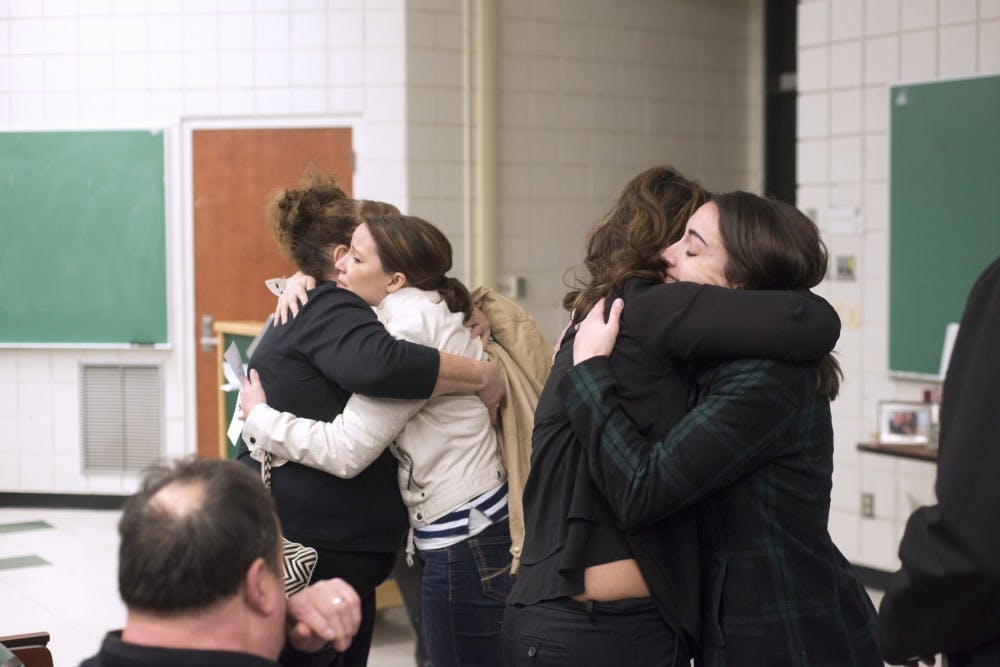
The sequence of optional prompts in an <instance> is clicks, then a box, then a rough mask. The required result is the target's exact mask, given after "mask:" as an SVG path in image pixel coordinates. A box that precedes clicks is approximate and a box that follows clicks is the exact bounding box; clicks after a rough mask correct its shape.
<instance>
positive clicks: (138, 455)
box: [80, 364, 163, 472]
mask: <svg viewBox="0 0 1000 667" xmlns="http://www.w3.org/2000/svg"><path fill="white" fill-rule="evenodd" d="M162 387H163V383H162V381H161V379H160V367H159V366H116V365H104V364H84V365H83V366H82V382H81V391H82V395H81V397H80V403H81V410H80V412H81V415H82V419H83V429H82V431H83V469H84V472H136V471H142V470H145V469H146V468H147V467H149V466H150V465H153V464H155V463H157V462H159V461H160V460H161V459H162V452H163V409H162V406H163V391H162Z"/></svg>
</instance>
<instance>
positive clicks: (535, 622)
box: [503, 167, 840, 667]
mask: <svg viewBox="0 0 1000 667" xmlns="http://www.w3.org/2000/svg"><path fill="white" fill-rule="evenodd" d="M707 200H708V194H707V193H706V192H705V191H704V190H703V189H702V188H701V187H700V186H699V185H698V184H697V183H695V182H693V181H690V180H688V179H686V178H684V177H683V176H682V175H680V174H679V173H678V172H677V171H676V170H674V169H672V168H670V167H654V168H651V169H648V170H646V171H644V172H642V173H641V174H639V175H638V176H636V177H635V178H634V179H632V180H631V181H630V182H629V183H628V184H627V185H626V186H625V188H624V189H623V191H622V193H621V195H620V196H619V198H618V200H617V202H616V203H615V205H614V206H613V207H612V209H611V210H610V211H609V212H608V214H607V215H606V216H605V217H604V218H603V219H602V220H601V221H600V222H599V223H598V224H597V226H596V227H595V228H594V229H593V231H592V232H591V234H590V237H589V239H588V241H587V256H586V259H585V261H584V265H585V267H586V268H587V270H588V272H589V274H590V277H589V280H588V281H586V282H584V283H583V284H582V285H581V286H580V289H577V290H574V291H572V292H570V293H569V294H568V295H567V296H566V298H565V299H564V305H565V306H566V307H567V309H575V312H576V313H585V312H587V311H588V310H590V308H591V307H592V306H593V305H594V304H595V303H597V302H599V301H600V300H601V299H602V298H604V297H606V296H608V295H623V296H624V297H625V298H626V300H627V301H628V303H629V310H628V311H627V313H626V316H625V319H626V320H627V321H628V326H627V327H623V330H622V336H621V339H620V340H619V344H618V348H616V352H615V355H614V357H612V358H611V360H610V366H611V369H612V372H613V376H614V377H615V378H617V380H618V382H619V383H620V386H621V387H622V392H623V394H625V395H626V396H627V397H628V401H627V403H625V404H624V405H623V409H624V411H625V413H626V414H627V415H628V417H629V418H630V419H632V420H634V422H635V423H636V424H637V425H638V428H639V430H640V432H641V433H642V434H643V435H646V436H651V437H660V436H663V435H664V434H666V433H667V432H669V430H670V427H671V426H673V425H674V424H675V423H677V422H678V421H679V420H680V419H681V418H682V417H683V415H684V413H685V412H686V410H687V408H688V388H689V377H690V370H691V368H692V366H691V363H690V362H691V360H693V359H697V358H726V357H728V358H732V357H737V356H770V357H776V358H783V359H790V360H803V359H815V358H818V357H820V356H822V355H823V354H826V353H827V352H829V351H830V350H831V349H832V347H833V344H834V343H835V341H836V339H837V336H838V335H839V330H840V322H839V319H838V318H837V316H836V313H835V312H834V311H833V309H832V308H831V307H830V306H829V304H827V303H826V302H825V301H823V300H822V299H820V298H818V297H816V296H814V295H811V294H810V293H808V292H804V291H785V292H776V291H755V292H751V291H744V292H738V291H735V290H729V289H724V288H720V287H711V286H708V285H694V284H676V285H665V284H663V275H664V274H663V271H664V269H665V268H666V265H665V264H664V262H663V259H662V258H661V257H660V254H661V253H662V251H663V249H664V248H666V247H667V246H669V245H670V244H671V243H673V242H674V241H676V240H677V239H678V238H679V237H680V236H681V233H682V231H683V228H684V223H685V222H686V221H687V219H688V217H690V215H691V214H692V213H693V212H694V211H695V210H696V209H698V207H699V206H701V205H702V204H703V203H704V202H706V201H707ZM580 319H581V316H577V317H575V318H574V322H579V321H580ZM575 335H576V331H575V330H574V328H572V327H569V328H567V330H566V332H565V335H564V339H563V341H562V345H561V346H560V349H559V350H558V352H557V354H556V357H555V360H554V364H553V367H552V372H551V375H550V377H549V381H548V383H547V384H546V386H545V389H544V391H543V393H542V396H541V398H540V400H539V403H538V408H537V411H536V414H535V428H534V433H533V436H532V462H531V472H530V474H529V476H528V482H527V486H526V487H525V491H524V508H525V524H526V540H525V545H524V550H523V552H522V557H521V570H520V571H519V573H518V576H517V579H516V580H515V583H514V588H513V590H512V591H511V595H510V598H509V601H508V607H507V611H506V613H505V615H504V625H503V631H504V654H505V660H506V662H507V664H508V665H512V666H514V665H574V666H580V665H601V666H604V665H608V664H614V665H621V666H623V667H624V666H631V665H634V666H636V667H650V666H659V665H688V664H689V659H690V654H691V653H692V652H693V650H694V646H693V642H694V641H695V640H696V639H697V638H698V636H699V634H700V632H699V620H700V619H699V599H700V598H699V590H698V580H699V558H698V556H699V554H698V530H697V525H696V523H695V514H694V512H693V511H690V510H689V511H686V512H679V513H677V514H675V515H674V516H672V517H670V518H669V519H666V520H663V521H659V522H655V523H648V524H644V525H643V526H641V527H638V528H635V529H629V530H622V529H621V528H620V526H619V524H618V522H617V521H616V516H615V512H614V509H613V507H612V506H611V505H609V503H608V501H607V500H605V498H604V497H603V496H602V495H601V493H600V490H599V488H598V487H597V486H595V484H594V483H593V481H592V480H591V478H590V472H589V469H588V464H587V460H586V458H585V457H584V452H583V448H582V445H581V443H580V442H579V440H578V439H577V437H576V435H575V434H574V432H573V427H572V424H571V422H570V419H569V414H568V413H567V411H566V408H565V407H564V406H563V404H562V402H561V400H560V398H559V395H558V393H557V388H558V387H559V386H560V382H561V381H562V379H563V378H564V377H565V376H566V375H567V373H568V372H569V371H570V369H571V367H572V365H573V359H572V355H573V339H574V336H575Z"/></svg>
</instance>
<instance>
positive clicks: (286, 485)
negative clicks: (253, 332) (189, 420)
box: [239, 283, 440, 553]
mask: <svg viewBox="0 0 1000 667" xmlns="http://www.w3.org/2000/svg"><path fill="white" fill-rule="evenodd" d="M439 360H440V357H439V354H438V351H437V350H435V349H434V348H430V347H425V346H423V345H415V344H413V343H408V342H405V341H397V340H396V339H395V338H393V337H392V336H391V335H390V334H389V333H388V332H387V331H386V330H385V327H383V326H382V324H381V323H379V321H378V319H377V318H376V317H375V313H374V311H373V310H372V309H371V307H370V306H368V304H366V303H365V302H364V301H362V300H361V299H360V298H359V297H358V296H357V295H355V294H354V293H352V292H350V291H348V290H344V289H340V288H339V287H337V286H336V285H335V284H333V283H323V284H321V285H319V286H318V287H316V289H314V290H311V291H310V292H309V301H308V303H306V305H305V306H304V307H303V308H302V310H301V311H300V312H299V315H298V316H297V317H296V318H294V319H293V320H291V321H290V322H288V323H287V324H285V325H283V326H278V327H275V328H273V329H271V330H269V331H268V332H267V333H266V334H265V335H264V337H263V338H262V339H261V341H260V344H259V345H258V346H257V349H256V350H255V351H254V354H253V357H252V358H251V359H250V367H251V368H253V369H256V370H257V372H258V373H259V374H260V379H261V383H262V384H263V386H264V391H265V392H266V393H267V402H268V404H269V405H270V406H271V407H273V408H274V409H276V410H280V411H282V412H291V413H292V414H294V415H296V416H298V417H306V418H308V419H317V420H323V421H331V420H333V419H334V418H335V417H336V416H337V415H338V414H340V413H341V412H342V411H343V409H344V405H345V404H346V403H347V399H348V398H350V396H351V394H352V393H358V394H365V395H367V396H377V397H386V398H427V397H429V396H430V394H431V392H432V391H433V389H434V384H435V383H436V382H437V374H438V364H439ZM239 458H240V460H241V461H242V462H244V463H246V464H247V465H250V466H253V467H254V468H256V469H259V467H258V465H257V463H256V462H255V461H253V460H252V459H251V458H250V455H249V452H248V451H247V450H246V448H245V447H244V448H242V450H241V452H240V456H239ZM271 493H272V494H273V495H274V500H275V503H276V505H277V508H278V516H279V517H280V519H281V526H282V530H283V531H284V534H285V536H286V537H288V539H290V540H294V541H297V542H302V543H303V544H307V545H309V546H315V547H320V548H325V549H334V550H344V551H380V552H386V553H389V552H395V551H396V549H397V548H398V546H399V544H400V543H401V541H402V536H403V533H404V531H405V530H406V526H407V518H406V511H405V509H404V507H403V503H402V500H401V499H400V496H399V486H398V484H397V482H396V462H395V459H393V458H392V456H391V455H390V454H389V452H388V451H386V452H383V454H382V456H380V457H379V458H378V459H377V460H376V461H375V462H374V463H372V465H371V466H369V467H368V468H367V469H365V470H364V471H363V472H361V473H360V474H359V475H357V476H356V477H354V478H352V479H341V478H339V477H335V476H333V475H330V474H328V473H326V472H323V471H321V470H316V469H314V468H308V467H306V466H303V465H299V464H297V463H291V462H289V463H286V464H284V465H283V466H280V467H277V468H274V469H273V471H272V477H271Z"/></svg>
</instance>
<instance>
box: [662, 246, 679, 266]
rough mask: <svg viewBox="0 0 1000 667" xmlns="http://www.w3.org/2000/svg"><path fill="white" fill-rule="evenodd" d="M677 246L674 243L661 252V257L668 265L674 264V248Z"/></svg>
mask: <svg viewBox="0 0 1000 667" xmlns="http://www.w3.org/2000/svg"><path fill="white" fill-rule="evenodd" d="M676 247H677V244H676V243H675V244H673V245H668V246H667V247H666V248H664V249H663V252H661V253H660V259H662V260H663V261H664V262H666V263H667V266H673V265H674V261H673V258H674V248H676Z"/></svg>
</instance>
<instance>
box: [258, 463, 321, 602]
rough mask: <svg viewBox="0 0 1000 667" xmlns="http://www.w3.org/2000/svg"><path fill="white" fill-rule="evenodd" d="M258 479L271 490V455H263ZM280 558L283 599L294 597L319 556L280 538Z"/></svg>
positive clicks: (301, 587) (310, 575)
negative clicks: (283, 570)
mask: <svg viewBox="0 0 1000 667" xmlns="http://www.w3.org/2000/svg"><path fill="white" fill-rule="evenodd" d="M260 478H261V480H263V482H264V486H266V487H267V490H268V491H270V490H271V453H270V452H265V453H264V461H263V462H262V463H261V464H260ZM281 556H282V560H283V561H284V562H283V563H282V565H284V568H285V597H291V596H292V595H295V594H296V593H298V592H299V591H301V590H302V589H304V588H305V587H306V586H308V585H309V581H310V579H312V575H313V571H314V570H315V569H316V561H318V560H319V554H318V553H317V552H316V550H315V549H313V548H312V547H307V546H306V545H304V544H299V543H298V542H292V541H291V540H289V539H286V538H285V537H282V538H281Z"/></svg>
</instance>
